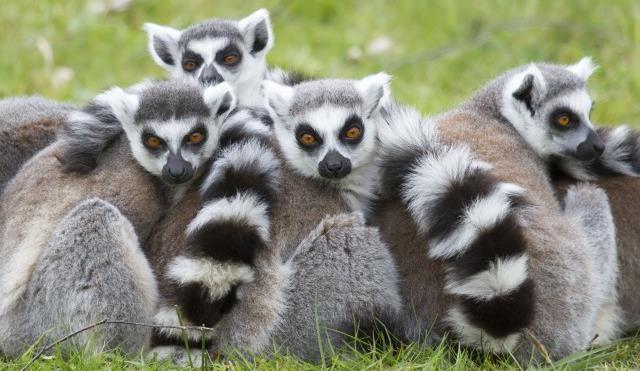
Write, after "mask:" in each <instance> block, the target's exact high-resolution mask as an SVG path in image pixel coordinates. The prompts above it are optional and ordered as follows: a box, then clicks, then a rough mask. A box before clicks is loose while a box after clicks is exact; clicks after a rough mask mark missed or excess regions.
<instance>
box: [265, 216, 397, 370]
mask: <svg viewBox="0 0 640 371" xmlns="http://www.w3.org/2000/svg"><path fill="white" fill-rule="evenodd" d="M288 264H289V265H290V267H291V272H292V273H291V276H290V284H289V285H288V287H287V288H286V290H285V297H286V303H287V306H286V309H285V311H284V313H283V314H282V316H281V318H282V321H281V323H280V324H279V326H277V330H276V333H275V337H274V339H275V342H276V344H277V347H278V348H282V351H286V352H289V353H291V354H293V355H295V356H297V357H300V358H304V359H311V360H318V359H320V358H321V357H322V356H323V355H327V354H329V353H330V352H331V349H334V348H335V347H336V346H340V345H342V343H343V342H344V341H345V340H349V335H350V334H354V332H355V331H354V330H355V328H354V326H358V327H360V328H361V329H362V330H363V331H364V330H366V329H367V328H368V327H369V326H372V325H374V324H375V321H377V320H378V319H379V320H382V321H385V320H387V319H395V318H397V317H398V316H400V315H401V313H402V311H403V308H402V304H401V299H400V294H399V289H398V278H397V272H396V267H395V264H394V261H393V258H392V257H391V255H390V253H389V251H388V249H387V247H386V245H385V244H384V243H383V242H382V241H381V239H380V236H379V232H378V230H377V228H371V227H368V226H366V225H365V222H364V220H363V218H362V216H361V215H360V214H341V215H337V216H333V217H328V218H326V219H324V220H323V221H322V222H321V223H320V224H319V226H318V227H317V228H316V229H315V230H314V231H312V232H311V233H310V234H309V236H308V237H307V238H305V240H304V241H303V242H302V243H301V244H300V245H299V247H298V248H297V250H296V252H295V253H294V255H293V256H292V257H291V258H290V260H289V262H288ZM390 327H393V325H390ZM390 330H392V331H393V330H394V329H393V328H391V329H390ZM345 334H346V335H345Z"/></svg>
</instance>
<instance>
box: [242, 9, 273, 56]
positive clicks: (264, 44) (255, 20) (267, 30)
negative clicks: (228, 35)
mask: <svg viewBox="0 0 640 371" xmlns="http://www.w3.org/2000/svg"><path fill="white" fill-rule="evenodd" d="M238 28H240V33H242V37H243V38H244V42H245V45H246V47H247V50H249V51H250V52H251V54H253V55H266V54H267V53H268V52H269V50H271V48H272V47H273V30H272V29H271V20H270V18H269V12H268V11H267V10H266V9H259V10H256V11H255V12H253V13H252V14H251V15H249V16H248V17H246V18H243V19H241V20H240V21H239V22H238Z"/></svg>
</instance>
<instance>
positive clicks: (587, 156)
mask: <svg viewBox="0 0 640 371" xmlns="http://www.w3.org/2000/svg"><path fill="white" fill-rule="evenodd" d="M604 149H605V145H604V143H603V142H602V139H600V136H599V135H598V134H597V133H596V132H595V131H591V132H590V133H589V135H588V136H587V139H586V140H585V141H584V142H582V143H580V144H578V147H577V148H576V157H577V158H578V159H580V160H584V161H590V160H593V159H595V158H597V157H599V156H600V155H601V154H602V153H603V152H604Z"/></svg>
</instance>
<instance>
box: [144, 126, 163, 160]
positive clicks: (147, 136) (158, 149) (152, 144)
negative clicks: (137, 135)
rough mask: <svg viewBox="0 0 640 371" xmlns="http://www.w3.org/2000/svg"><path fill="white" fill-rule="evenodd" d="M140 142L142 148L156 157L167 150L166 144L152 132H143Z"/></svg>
mask: <svg viewBox="0 0 640 371" xmlns="http://www.w3.org/2000/svg"><path fill="white" fill-rule="evenodd" d="M141 140H142V144H143V145H144V147H145V148H146V149H147V150H148V151H149V152H151V153H153V154H154V155H158V154H160V153H162V152H164V151H165V150H166V149H167V143H166V142H165V141H164V139H162V138H160V137H159V136H158V135H156V133H155V132H154V131H152V130H145V131H143V132H142V136H141Z"/></svg>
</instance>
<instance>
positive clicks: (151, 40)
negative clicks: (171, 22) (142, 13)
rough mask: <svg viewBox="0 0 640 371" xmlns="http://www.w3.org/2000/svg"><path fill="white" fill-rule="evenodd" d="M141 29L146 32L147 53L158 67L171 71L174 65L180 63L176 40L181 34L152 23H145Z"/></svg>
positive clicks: (173, 29)
mask: <svg viewBox="0 0 640 371" xmlns="http://www.w3.org/2000/svg"><path fill="white" fill-rule="evenodd" d="M143 28H144V30H145V31H146V32H147V36H148V45H149V53H150V54H151V57H152V58H153V60H154V61H155V62H156V63H157V64H158V65H159V66H160V67H162V68H164V69H166V70H172V69H173V68H174V67H175V65H176V63H180V50H179V48H178V40H180V35H181V34H182V32H181V31H179V30H176V29H175V28H171V27H167V26H160V25H157V24H153V23H145V24H144V26H143Z"/></svg>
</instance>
